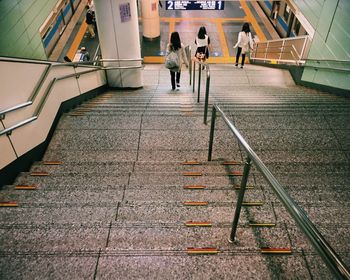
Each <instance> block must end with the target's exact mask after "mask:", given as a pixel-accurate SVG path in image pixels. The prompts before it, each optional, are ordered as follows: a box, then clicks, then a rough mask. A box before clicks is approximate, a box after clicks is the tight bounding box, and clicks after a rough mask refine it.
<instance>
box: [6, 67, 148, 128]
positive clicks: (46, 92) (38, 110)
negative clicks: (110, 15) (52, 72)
mask: <svg viewBox="0 0 350 280" xmlns="http://www.w3.org/2000/svg"><path fill="white" fill-rule="evenodd" d="M128 61H130V60H128ZM67 64H68V63H66V64H63V65H67ZM69 64H76V63H69ZM58 65H61V64H57V66H58ZM53 66H55V65H53ZM92 68H94V69H90V70H86V71H82V72H78V73H74V74H69V75H65V76H61V77H58V78H54V79H53V80H52V81H51V82H50V84H49V85H48V86H47V88H46V90H45V93H44V95H43V97H42V99H41V100H40V102H39V104H38V107H37V108H36V110H35V112H34V115H33V116H32V117H30V118H29V119H27V120H24V121H22V122H20V124H21V125H20V126H18V125H17V124H16V125H13V126H11V127H9V128H7V129H4V130H2V131H0V135H3V134H5V133H7V134H9V133H11V132H12V131H13V130H14V129H16V128H18V127H21V126H23V125H25V124H27V123H29V122H32V121H34V120H35V119H36V118H38V117H39V115H40V113H41V111H42V108H43V107H44V104H45V102H46V99H47V97H48V95H49V93H50V92H51V89H52V87H53V86H54V84H55V83H56V81H59V80H63V79H67V78H72V77H75V78H77V79H78V78H79V77H80V75H84V74H87V73H91V72H96V71H100V70H109V69H134V68H142V66H125V67H123V66H120V67H101V66H98V67H96V66H95V67H92ZM43 76H44V77H46V76H47V74H46V75H42V77H43ZM41 84H43V82H42V83H41ZM22 107H23V106H22ZM22 107H21V108H22ZM33 118H35V119H33Z"/></svg>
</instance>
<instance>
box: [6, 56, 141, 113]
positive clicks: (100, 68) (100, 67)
mask: <svg viewBox="0 0 350 280" xmlns="http://www.w3.org/2000/svg"><path fill="white" fill-rule="evenodd" d="M0 61H9V62H22V63H23V62H25V61H24V60H20V59H17V60H14V59H0ZM97 61H119V62H121V61H143V59H142V58H137V59H102V60H96V61H80V62H68V63H57V64H51V63H42V62H36V61H33V62H30V63H31V64H32V63H34V64H44V65H47V67H46V68H45V71H44V72H43V73H42V75H41V77H40V79H39V81H38V83H37V84H36V86H35V87H34V89H33V91H32V94H31V95H30V97H29V100H28V101H26V102H24V103H21V104H18V105H15V106H13V107H11V108H7V109H5V110H2V111H0V118H2V119H3V118H5V115H6V114H7V113H10V112H13V111H16V110H18V109H21V108H24V107H27V106H30V105H32V104H33V102H34V100H35V97H36V96H37V94H38V93H39V90H40V89H41V87H42V85H43V83H44V81H45V79H46V77H47V76H48V73H49V72H50V70H51V68H52V67H61V66H74V67H77V66H81V67H85V66H87V67H89V68H95V69H94V70H88V71H83V72H80V73H77V74H78V75H81V74H85V73H89V72H92V71H97V70H113V69H134V68H135V69H136V68H142V66H120V67H102V66H96V65H91V63H93V62H97ZM77 74H70V75H68V76H63V78H69V77H73V76H76V75H77ZM60 79H62V77H61V78H57V80H60ZM45 98H46V97H45ZM39 107H40V106H39Z"/></svg>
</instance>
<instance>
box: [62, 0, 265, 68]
mask: <svg viewBox="0 0 350 280" xmlns="http://www.w3.org/2000/svg"><path fill="white" fill-rule="evenodd" d="M240 4H241V7H242V9H243V11H244V12H245V14H246V16H245V17H243V18H242V17H240V18H206V17H203V18H202V17H193V18H170V17H161V18H160V21H161V22H163V23H168V24H169V34H171V33H172V32H174V31H175V26H176V23H180V22H184V21H192V22H211V23H214V24H215V25H216V27H217V32H218V36H219V40H220V46H221V51H222V54H223V55H222V56H221V57H210V58H209V59H208V63H233V62H234V61H235V57H232V56H230V55H229V48H228V45H227V42H226V37H225V32H224V30H223V23H227V22H249V23H250V24H251V25H252V27H253V29H254V30H255V32H256V34H257V35H258V37H259V38H260V41H265V40H266V36H265V35H264V32H263V31H262V30H261V28H260V26H259V24H258V22H257V21H256V19H255V18H254V16H253V13H252V12H251V10H250V8H249V7H248V5H247V3H246V2H245V1H242V0H240ZM86 27H87V25H86V23H85V22H83V24H82V25H81V27H80V29H79V31H78V34H77V36H76V38H75V39H74V41H73V43H72V45H71V47H70V49H69V51H68V53H67V56H68V57H69V58H70V59H73V57H74V55H75V53H76V52H77V50H78V47H79V44H80V42H81V40H82V38H83V36H84V34H85V32H86ZM144 63H164V57H163V56H145V57H144Z"/></svg>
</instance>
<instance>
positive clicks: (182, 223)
mask: <svg viewBox="0 0 350 280" xmlns="http://www.w3.org/2000/svg"><path fill="white" fill-rule="evenodd" d="M188 78H189V77H188V75H187V73H185V72H184V73H183V74H182V81H181V88H180V90H179V91H176V92H172V91H170V89H171V86H170V75H169V73H168V70H166V69H165V68H163V67H162V66H158V65H147V66H146V67H145V70H144V80H145V86H144V88H143V89H139V90H123V91H108V92H105V93H104V94H102V95H100V96H98V97H96V98H94V99H91V100H90V101H87V102H85V103H84V104H82V105H81V106H79V107H77V108H75V109H74V110H72V111H71V112H69V113H67V114H65V115H64V116H63V117H62V118H61V120H60V123H59V125H58V128H57V129H56V131H55V134H54V136H53V139H52V141H51V143H50V145H49V148H48V150H47V151H46V154H45V156H44V158H43V159H42V161H41V162H37V163H35V164H34V165H33V166H32V168H31V170H30V171H29V172H24V173H22V174H21V175H20V176H19V177H18V178H17V180H16V182H15V183H14V184H13V185H11V186H6V187H5V188H3V189H2V190H1V191H0V202H1V203H2V206H3V207H0V232H1V239H0V240H1V243H0V244H1V245H0V278H1V279H214V278H216V279H333V278H332V276H331V274H330V272H329V271H328V269H327V267H326V266H325V265H324V264H323V262H322V260H321V258H320V257H319V256H318V255H317V253H316V252H315V250H314V249H313V248H312V247H311V245H309V243H308V241H307V240H306V238H305V237H304V236H303V234H302V233H301V232H300V230H299V229H298V228H297V227H296V225H295V223H294V222H293V220H292V219H291V218H290V217H289V215H288V213H287V212H286V210H285V209H284V207H283V205H281V203H280V202H279V201H278V200H277V198H276V196H275V195H274V193H273V192H272V191H271V189H270V188H269V186H268V185H267V183H266V181H265V180H264V178H263V177H262V176H261V175H260V174H259V172H258V171H257V170H255V169H254V167H253V169H252V174H251V176H250V178H249V181H248V186H249V189H248V190H247V192H246V195H245V201H246V202H247V205H246V206H244V207H243V210H242V213H241V219H240V223H239V227H238V232H237V240H236V242H235V243H234V244H231V243H229V242H228V237H229V235H230V230H231V223H232V218H233V213H234V209H235V205H236V200H237V195H238V189H239V185H240V179H241V174H242V171H243V165H244V160H245V154H244V152H243V151H242V150H241V148H240V146H239V145H238V143H237V141H236V140H235V139H234V138H233V136H232V134H231V133H230V132H229V130H228V129H227V128H226V126H225V124H224V123H223V122H222V120H220V119H219V120H218V124H217V125H216V132H215V134H216V136H215V141H214V150H213V161H211V162H208V161H207V153H208V140H209V127H210V126H209V125H204V124H203V105H202V104H197V103H196V100H197V97H196V95H195V94H193V93H192V88H191V87H190V86H189V82H188ZM202 88H205V87H204V86H203V87H202ZM214 100H215V101H216V102H218V103H220V104H224V108H225V111H226V112H227V113H228V114H229V115H230V117H231V119H232V121H233V122H234V123H235V125H236V126H237V127H238V129H239V130H240V131H241V133H242V134H243V136H244V137H245V138H246V140H247V142H248V143H249V144H250V145H251V146H252V148H253V149H254V151H255V152H256V153H257V154H258V156H259V157H261V159H262V160H263V161H264V163H265V164H266V165H267V166H268V168H270V170H271V171H272V173H273V174H274V175H275V177H276V178H278V180H279V181H280V183H281V184H282V185H283V186H285V188H286V189H287V191H288V192H289V193H290V194H291V196H292V197H293V198H294V199H295V200H296V201H297V203H298V204H299V205H300V206H302V207H303V208H304V209H305V211H306V212H307V214H308V216H309V217H310V219H311V220H312V221H313V222H314V223H315V225H316V226H317V227H318V229H319V230H320V232H321V233H322V234H323V236H324V237H325V239H326V240H327V241H329V243H330V244H331V246H332V247H333V248H334V249H335V250H336V251H337V253H338V254H339V255H340V256H341V257H342V259H343V260H344V262H345V263H346V264H347V265H349V263H350V245H349V228H350V224H349V216H350V215H349V213H350V212H349V209H350V206H349V198H350V194H349V183H350V179H349V178H350V176H349V175H350V168H349V166H350V164H349V163H350V153H349V149H350V145H349V143H350V141H349V135H350V134H349V131H350V115H349V109H350V102H349V100H348V99H345V98H341V97H336V96H332V95H329V94H326V93H322V92H318V91H314V90H310V89H306V88H302V87H298V86H295V85H294V84H293V82H292V80H291V78H290V76H289V74H288V73H287V72H285V71H281V70H276V69H267V68H263V67H258V66H253V65H248V66H247V67H246V69H245V70H241V69H234V67H233V66H232V65H212V66H211V103H212V102H214Z"/></svg>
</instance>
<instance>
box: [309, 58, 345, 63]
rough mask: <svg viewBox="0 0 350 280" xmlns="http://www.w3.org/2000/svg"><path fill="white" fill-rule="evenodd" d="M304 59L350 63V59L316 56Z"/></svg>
mask: <svg viewBox="0 0 350 280" xmlns="http://www.w3.org/2000/svg"><path fill="white" fill-rule="evenodd" d="M305 60H306V61H330V62H345V63H350V60H345V59H323V58H322V59H317V58H307V59H305Z"/></svg>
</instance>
